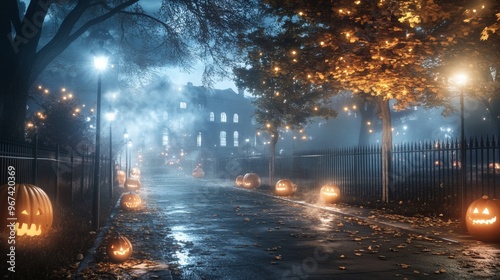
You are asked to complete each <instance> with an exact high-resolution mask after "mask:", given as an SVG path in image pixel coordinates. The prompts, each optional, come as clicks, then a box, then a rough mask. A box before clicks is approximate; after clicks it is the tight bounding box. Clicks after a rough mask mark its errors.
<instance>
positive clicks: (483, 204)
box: [465, 195, 500, 242]
mask: <svg viewBox="0 0 500 280" xmlns="http://www.w3.org/2000/svg"><path fill="white" fill-rule="evenodd" d="M465 225H466V226H467V231H469V234H470V235H471V236H472V237H474V238H476V239H478V240H482V241H490V242H495V241H500V201H499V200H496V199H489V197H488V196H486V195H485V196H483V197H482V198H480V199H477V200H474V201H473V202H472V203H471V204H470V205H469V207H468V208H467V213H466V214H465Z"/></svg>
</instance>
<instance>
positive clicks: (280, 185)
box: [274, 179, 297, 196]
mask: <svg viewBox="0 0 500 280" xmlns="http://www.w3.org/2000/svg"><path fill="white" fill-rule="evenodd" d="M274 190H275V192H276V195H279V196H288V195H292V194H294V193H295V192H296V191H297V185H295V184H294V183H293V182H292V181H290V180H288V179H281V180H279V181H278V182H276V185H275V186H274Z"/></svg>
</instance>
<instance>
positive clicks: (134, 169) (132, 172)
mask: <svg viewBox="0 0 500 280" xmlns="http://www.w3.org/2000/svg"><path fill="white" fill-rule="evenodd" d="M130 177H133V178H137V179H139V178H141V170H139V168H137V167H132V168H131V169H130Z"/></svg>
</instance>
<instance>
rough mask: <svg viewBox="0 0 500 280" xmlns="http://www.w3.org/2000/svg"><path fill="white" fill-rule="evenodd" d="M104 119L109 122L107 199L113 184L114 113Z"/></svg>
mask: <svg viewBox="0 0 500 280" xmlns="http://www.w3.org/2000/svg"><path fill="white" fill-rule="evenodd" d="M106 119H107V120H108V121H109V172H110V173H109V198H110V199H111V197H113V183H114V178H113V174H114V164H113V121H114V120H115V112H113V111H111V107H110V110H109V112H108V113H106Z"/></svg>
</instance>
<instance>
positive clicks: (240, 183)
mask: <svg viewBox="0 0 500 280" xmlns="http://www.w3.org/2000/svg"><path fill="white" fill-rule="evenodd" d="M234 183H235V184H236V186H238V187H243V175H238V176H237V177H236V180H235V181H234Z"/></svg>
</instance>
